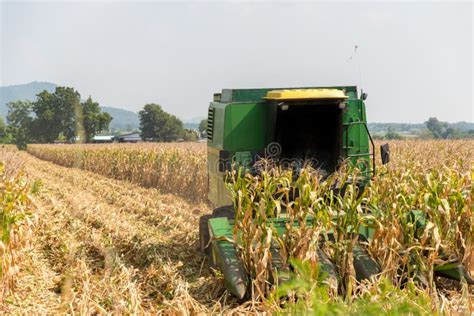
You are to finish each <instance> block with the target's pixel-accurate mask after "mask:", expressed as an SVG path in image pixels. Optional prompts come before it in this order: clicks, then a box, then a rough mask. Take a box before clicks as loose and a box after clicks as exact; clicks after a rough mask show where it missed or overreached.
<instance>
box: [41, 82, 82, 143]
mask: <svg viewBox="0 0 474 316" xmlns="http://www.w3.org/2000/svg"><path fill="white" fill-rule="evenodd" d="M80 100H81V96H80V94H79V92H77V91H75V90H74V89H73V88H68V87H57V88H56V90H55V92H54V93H49V92H47V91H43V92H41V93H39V94H38V98H37V100H36V101H35V102H33V113H34V114H35V119H34V121H33V130H34V134H35V138H36V140H37V141H38V142H41V143H51V142H53V141H54V140H56V139H57V137H58V136H59V134H61V133H62V134H63V135H64V136H66V138H67V139H72V138H73V137H74V136H75V135H76V122H75V117H76V110H77V109H78V108H80Z"/></svg>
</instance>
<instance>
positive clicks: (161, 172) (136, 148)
mask: <svg viewBox="0 0 474 316" xmlns="http://www.w3.org/2000/svg"><path fill="white" fill-rule="evenodd" d="M28 152H29V153H30V154H32V155H34V156H36V157H38V158H40V159H43V160H47V161H51V162H54V163H56V164H58V165H61V166H65V167H74V168H80V169H84V170H87V171H92V172H95V173H97V174H100V175H103V176H106V177H109V178H113V179H118V180H127V181H130V182H132V183H136V184H139V185H141V186H143V187H146V188H157V189H158V190H160V192H163V193H173V194H176V195H178V196H180V197H183V198H185V199H187V200H189V201H205V200H206V196H207V174H206V155H205V153H206V148H205V146H204V145H203V144H198V143H179V144H176V143H161V144H110V145H29V146H28Z"/></svg>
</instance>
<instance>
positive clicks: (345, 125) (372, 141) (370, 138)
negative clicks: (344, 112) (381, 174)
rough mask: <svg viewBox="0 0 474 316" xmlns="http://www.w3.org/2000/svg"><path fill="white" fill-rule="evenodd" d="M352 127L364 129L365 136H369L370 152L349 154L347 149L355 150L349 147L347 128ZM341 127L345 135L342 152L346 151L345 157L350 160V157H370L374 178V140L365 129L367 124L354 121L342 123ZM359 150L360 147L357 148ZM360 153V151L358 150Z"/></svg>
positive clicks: (367, 129)
mask: <svg viewBox="0 0 474 316" xmlns="http://www.w3.org/2000/svg"><path fill="white" fill-rule="evenodd" d="M354 125H363V126H364V127H365V131H366V132H367V135H368V136H369V140H370V144H371V147H372V152H369V153H368V154H367V153H357V154H350V153H349V149H350V148H355V147H349V128H350V127H352V126H354ZM342 126H343V127H344V128H345V134H346V144H345V146H344V150H345V151H346V157H347V158H352V157H363V156H367V155H370V156H372V166H373V167H372V169H371V171H372V174H373V175H374V176H375V144H374V140H373V139H372V135H370V132H369V128H368V127H367V123H365V122H364V121H355V122H349V123H343V124H342ZM359 148H360V146H359ZM359 151H360V150H359ZM369 168H370V167H369Z"/></svg>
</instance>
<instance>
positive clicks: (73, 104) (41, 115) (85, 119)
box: [0, 87, 198, 149]
mask: <svg viewBox="0 0 474 316" xmlns="http://www.w3.org/2000/svg"><path fill="white" fill-rule="evenodd" d="M7 108H8V114H7V117H6V124H5V122H4V121H3V119H2V118H1V117H0V142H2V143H13V144H16V145H17V147H18V148H20V149H25V148H26V145H27V144H28V143H52V142H54V141H58V140H60V141H65V142H80V143H89V142H92V141H93V138H94V136H95V135H97V134H98V133H100V132H106V131H108V130H109V125H110V122H111V121H112V119H113V118H112V116H111V115H110V114H109V113H107V112H102V111H101V108H100V106H99V103H98V102H95V101H93V99H92V98H91V97H90V96H89V97H88V98H87V99H86V100H85V101H81V95H80V93H79V92H78V91H76V90H75V89H74V88H71V87H57V88H56V89H55V91H54V92H52V93H50V92H48V91H46V90H45V91H43V92H41V93H39V94H37V96H36V100H35V101H14V102H10V103H8V104H7ZM139 118H140V135H141V138H142V139H143V140H146V141H161V142H170V141H177V140H186V141H192V140H196V139H197V138H198V135H197V133H196V132H195V131H192V130H187V129H185V128H184V126H183V122H182V121H181V120H180V119H178V118H177V117H176V116H174V115H171V114H169V113H167V112H165V111H164V110H163V109H162V108H161V106H160V105H158V104H147V105H145V106H144V108H143V110H141V111H140V112H139Z"/></svg>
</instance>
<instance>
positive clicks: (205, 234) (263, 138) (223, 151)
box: [199, 86, 474, 299]
mask: <svg viewBox="0 0 474 316" xmlns="http://www.w3.org/2000/svg"><path fill="white" fill-rule="evenodd" d="M366 97H367V95H366V94H365V93H361V95H360V96H359V95H358V92H357V87H355V86H345V87H314V88H278V89H275V88H274V89H224V90H222V92H221V93H216V94H214V100H213V102H211V103H210V105H209V112H208V128H207V144H208V146H207V148H208V181H209V183H208V185H209V193H208V198H209V201H210V203H211V204H212V205H213V206H214V207H216V208H215V209H214V210H213V212H212V214H208V215H204V216H202V217H201V219H200V227H199V237H200V247H201V250H202V252H203V253H205V254H206V255H208V256H209V259H210V262H211V263H212V264H213V265H214V266H216V267H217V268H219V269H220V270H221V271H222V273H223V275H224V278H225V282H226V286H227V288H228V289H229V291H230V292H231V293H232V294H233V295H235V296H236V297H238V298H240V299H242V298H244V297H245V296H246V294H247V293H248V289H249V278H248V275H247V272H246V271H245V268H244V266H243V264H242V262H241V261H240V259H239V255H238V253H237V249H236V248H235V246H234V245H233V243H231V242H229V241H227V240H225V238H222V237H227V238H228V239H231V240H232V239H233V235H232V226H233V224H234V210H233V206H232V199H231V196H230V193H229V192H228V190H227V188H226V186H225V182H224V181H225V175H226V172H228V171H230V170H232V168H235V167H236V166H244V167H252V165H253V164H254V163H255V162H256V161H258V160H259V159H260V158H261V157H271V158H278V160H279V161H285V159H286V161H291V162H292V164H294V163H295V162H296V163H297V162H298V161H308V160H309V161H314V162H315V163H316V164H317V165H315V166H314V167H316V168H318V169H319V170H321V172H323V173H326V174H328V175H329V174H331V173H333V172H334V171H335V170H336V169H337V168H338V165H339V164H340V162H341V161H343V160H350V161H351V162H352V163H353V164H357V166H358V168H359V169H360V170H362V175H363V177H364V179H362V181H360V183H361V185H366V184H367V183H369V182H370V179H371V177H372V175H374V174H375V168H376V165H375V146H374V142H373V140H372V137H371V135H370V132H369V130H368V128H367V117H366V112H365V103H364V100H365V99H366ZM381 155H382V163H384V164H385V163H387V162H389V160H390V152H389V147H388V145H383V146H381ZM292 167H295V166H294V165H293V166H292ZM418 215H419V214H417V213H414V215H413V216H414V218H415V219H416V220H417V224H420V225H422V224H423V218H422V217H420V216H418ZM273 225H274V227H275V228H276V229H277V231H278V233H279V234H283V232H284V229H285V218H277V219H274V222H273ZM372 233H373V231H372V229H369V228H363V229H362V230H361V231H360V235H361V238H363V239H370V238H371V235H372ZM277 257H278V256H274V261H275V262H272V264H273V265H274V266H276V267H278V262H277V261H278V258H277ZM318 257H319V259H320V260H319V262H320V263H321V265H322V267H321V268H322V269H323V270H324V271H325V272H326V273H328V275H335V271H336V269H335V267H334V265H333V264H332V263H331V261H330V260H329V259H328V257H327V256H326V255H325V254H324V253H323V252H322V251H320V252H319V253H318ZM354 269H355V271H356V277H357V279H358V280H362V279H367V278H370V277H371V276H372V275H375V274H378V273H379V272H380V267H379V266H378V264H377V262H376V261H375V260H374V259H373V258H371V257H370V255H369V254H368V252H367V251H366V250H365V249H364V248H363V247H362V246H357V247H355V249H354ZM435 270H436V273H437V274H438V275H440V276H444V277H447V278H451V279H457V280H460V279H465V280H466V281H467V282H468V283H470V284H474V280H473V279H472V278H471V277H470V276H469V275H468V274H467V272H466V270H465V268H464V267H463V266H462V265H461V264H459V263H450V264H449V265H445V266H441V267H436V269H435Z"/></svg>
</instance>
